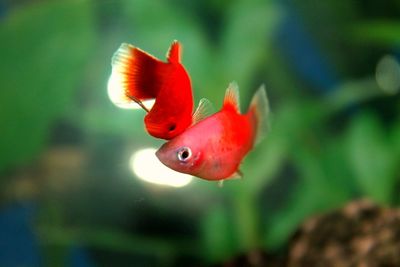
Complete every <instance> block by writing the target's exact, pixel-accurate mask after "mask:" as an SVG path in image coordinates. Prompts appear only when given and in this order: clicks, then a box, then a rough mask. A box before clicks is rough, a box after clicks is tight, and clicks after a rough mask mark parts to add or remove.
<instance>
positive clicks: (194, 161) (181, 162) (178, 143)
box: [156, 136, 202, 175]
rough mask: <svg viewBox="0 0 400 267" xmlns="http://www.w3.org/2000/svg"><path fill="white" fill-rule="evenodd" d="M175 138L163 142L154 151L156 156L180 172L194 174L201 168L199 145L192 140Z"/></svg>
mask: <svg viewBox="0 0 400 267" xmlns="http://www.w3.org/2000/svg"><path fill="white" fill-rule="evenodd" d="M180 137H181V136H177V137H176V138H174V139H172V140H170V141H168V142H167V143H165V144H163V145H162V146H161V147H160V148H159V149H158V150H157V152H156V156H157V158H158V159H159V160H160V161H161V163H163V164H164V165H165V166H167V167H169V168H171V169H173V170H175V171H178V172H182V173H187V174H192V175H196V173H198V171H199V170H200V169H201V162H202V160H201V158H202V151H201V147H200V146H198V145H196V144H195V143H194V142H185V139H184V138H180Z"/></svg>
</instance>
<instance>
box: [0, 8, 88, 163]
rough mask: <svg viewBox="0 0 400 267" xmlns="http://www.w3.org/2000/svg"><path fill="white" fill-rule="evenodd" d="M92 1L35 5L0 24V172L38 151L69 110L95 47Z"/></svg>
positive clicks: (21, 10) (18, 11) (11, 15)
mask: <svg viewBox="0 0 400 267" xmlns="http://www.w3.org/2000/svg"><path fill="white" fill-rule="evenodd" d="M90 7H91V5H90V2H89V1H58V2H44V1H42V2H40V3H35V4H32V5H30V6H27V7H25V8H24V9H16V10H13V12H11V13H10V14H9V15H8V17H6V18H5V20H4V22H3V23H2V24H1V25H0V39H1V40H2V41H1V42H0V58H1V61H0V70H1V71H2V75H1V76H0V83H1V84H2V86H3V88H2V90H1V91H0V98H1V99H2V106H1V107H0V124H1V125H3V126H6V127H2V138H1V140H0V149H1V151H2V153H1V156H0V170H4V169H5V168H6V167H10V166H12V165H15V164H18V163H21V162H24V161H26V160H28V159H30V158H31V157H32V156H33V155H34V154H35V153H37V152H39V151H40V149H41V148H42V146H43V145H44V142H45V140H46V137H47V131H48V129H49V127H50V126H51V123H52V122H53V120H54V119H55V118H56V117H57V116H60V114H61V113H62V112H63V111H65V109H66V108H67V107H68V106H69V105H71V103H72V97H73V93H74V92H75V91H76V89H77V82H78V81H79V78H80V77H81V75H82V72H83V69H84V67H85V62H86V59H87V57H88V55H89V54H90V49H91V48H92V45H93V43H94V32H93V17H92V9H91V8H90Z"/></svg>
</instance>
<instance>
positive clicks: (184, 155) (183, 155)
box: [177, 146, 192, 162]
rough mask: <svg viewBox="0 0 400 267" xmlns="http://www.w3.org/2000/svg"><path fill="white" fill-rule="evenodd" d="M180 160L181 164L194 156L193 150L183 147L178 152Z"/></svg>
mask: <svg viewBox="0 0 400 267" xmlns="http://www.w3.org/2000/svg"><path fill="white" fill-rule="evenodd" d="M177 156H178V160H179V161H181V162H186V161H188V160H189V159H190V157H191V156H192V150H190V148H188V147H185V146H184V147H181V148H180V149H179V150H178V152H177Z"/></svg>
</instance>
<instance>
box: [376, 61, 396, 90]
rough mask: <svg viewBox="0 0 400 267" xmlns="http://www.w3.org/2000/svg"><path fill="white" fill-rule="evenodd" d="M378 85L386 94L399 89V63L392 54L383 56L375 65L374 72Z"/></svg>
mask: <svg viewBox="0 0 400 267" xmlns="http://www.w3.org/2000/svg"><path fill="white" fill-rule="evenodd" d="M375 78H376V82H377V83H378V86H379V87H380V88H381V89H382V90H383V91H384V92H385V93H388V94H395V93H397V92H398V91H399V89H400V64H399V62H398V61H397V59H396V58H395V57H394V56H392V55H386V56H383V57H382V58H381V59H380V60H379V62H378V64H377V65H376V73H375Z"/></svg>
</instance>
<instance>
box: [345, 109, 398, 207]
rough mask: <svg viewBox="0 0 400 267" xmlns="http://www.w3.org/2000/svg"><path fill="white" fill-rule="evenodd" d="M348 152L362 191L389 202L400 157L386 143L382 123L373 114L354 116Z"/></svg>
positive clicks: (378, 199)
mask: <svg viewBox="0 0 400 267" xmlns="http://www.w3.org/2000/svg"><path fill="white" fill-rule="evenodd" d="M348 151H349V160H350V162H351V163H352V166H353V168H354V173H355V174H356V179H357V182H358V184H359V186H360V187H361V189H362V190H363V192H364V193H365V194H367V195H368V196H370V197H372V198H373V199H374V200H375V201H378V202H381V203H389V202H390V200H391V199H392V197H393V193H394V192H393V189H394V185H395V176H394V174H395V173H394V170H395V167H396V164H398V159H397V158H396V156H395V154H394V153H393V148H392V147H391V146H390V144H388V143H387V137H386V136H385V134H384V132H383V131H382V126H381V125H380V124H379V122H378V120H377V119H376V117H375V116H373V115H372V114H371V113H362V114H360V115H358V116H357V117H355V118H354V120H353V123H352V125H351V127H350V129H349V131H348Z"/></svg>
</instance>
